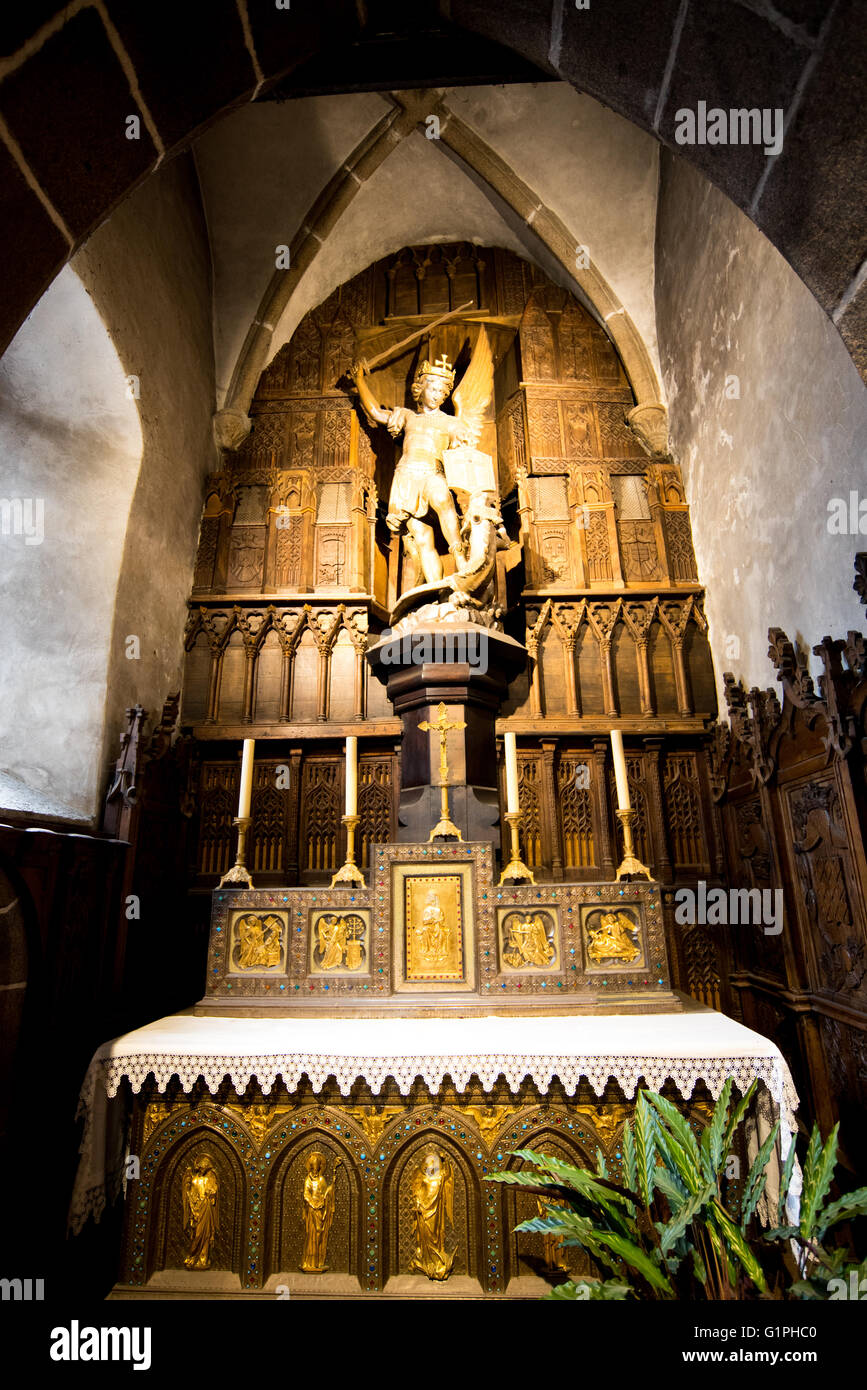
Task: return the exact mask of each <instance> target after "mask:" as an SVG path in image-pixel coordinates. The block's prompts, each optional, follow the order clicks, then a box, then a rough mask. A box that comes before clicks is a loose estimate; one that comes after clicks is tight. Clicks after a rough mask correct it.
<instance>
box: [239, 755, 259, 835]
mask: <svg viewBox="0 0 867 1390" xmlns="http://www.w3.org/2000/svg"><path fill="white" fill-rule="evenodd" d="M255 747H256V740H255V739H252V738H245V739H244V753H243V756H242V758H241V795H240V796H239V797H238V819H239V820H246V819H247V817H248V816H249V814H250V801H251V799H252V796H253V749H254V748H255Z"/></svg>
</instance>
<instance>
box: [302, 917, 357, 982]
mask: <svg viewBox="0 0 867 1390" xmlns="http://www.w3.org/2000/svg"><path fill="white" fill-rule="evenodd" d="M315 931H316V952H315V954H314V964H315V965H316V966H317V968H318V969H319V970H340V969H344V970H360V969H361V967H362V965H363V964H364V934H365V923H364V919H363V918H362V917H358V916H356V915H355V914H354V913H351V914H349V915H346V916H344V915H342V914H340V913H337V912H325V913H323V914H322V916H321V917H320V918H319V920H318V921H317V922H316V927H315Z"/></svg>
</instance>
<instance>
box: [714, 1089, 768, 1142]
mask: <svg viewBox="0 0 867 1390" xmlns="http://www.w3.org/2000/svg"><path fill="white" fill-rule="evenodd" d="M758 1084H759V1083H758V1081H754V1082H753V1083H752V1084H751V1085H750V1086H749V1088H748V1089H747V1090H746V1091H744V1094H743V1095H742V1096H741V1098H740V1100H739V1101H738V1103H737V1104H736V1105H735V1106H734V1108H733V1110H732V1113H731V1115H730V1116H729V1119H728V1124H727V1125H726V1129H725V1134H724V1135H723V1142H722V1149H723V1153H724V1154H729V1153H731V1147H732V1141H733V1140H734V1137H735V1133H736V1132H737V1129H738V1126H739V1125H741V1124H742V1123H743V1120H744V1117H745V1116H746V1113H747V1111H748V1109H749V1107H750V1102H751V1101H752V1098H753V1096H754V1095H755V1093H756V1089H757V1087H758Z"/></svg>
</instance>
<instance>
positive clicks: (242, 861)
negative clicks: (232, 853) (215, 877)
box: [220, 816, 253, 888]
mask: <svg viewBox="0 0 867 1390" xmlns="http://www.w3.org/2000/svg"><path fill="white" fill-rule="evenodd" d="M232 824H233V825H237V827H238V853H237V856H236V858H235V862H234V864H233V865H232V867H231V869H230V870H229V872H228V873H227V874H223V877H222V878H221V879H220V887H221V888H222V887H223V886H224V885H226V884H232V883H244V884H246V886H247V887H248V888H252V887H253V880H252V878H251V877H250V874H249V871H248V869H247V865H246V858H247V831H248V830H249V829H250V826H251V825H252V824H253V818H252V816H236V817H235V819H234V820H233V821H232Z"/></svg>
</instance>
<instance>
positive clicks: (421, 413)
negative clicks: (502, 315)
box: [352, 329, 494, 584]
mask: <svg viewBox="0 0 867 1390" xmlns="http://www.w3.org/2000/svg"><path fill="white" fill-rule="evenodd" d="M352 376H353V379H354V381H355V385H356V388H357V390H358V396H359V400H360V402H361V406H362V408H363V410H364V413H365V415H366V416H367V418H368V420H370V421H371V423H372V424H379V425H385V426H386V427H387V429H388V431H389V433H390V434H392V435H393V436H394V437H395V438H397V437H398V436H399V435H401V434H402V435H403V453H402V454H401V456H400V459H399V461H398V463H397V467H396V468H395V470H394V478H393V481H392V484H391V492H390V494H389V499H388V515H387V517H386V523H387V525H388V526H389V528H390V529H391V530H392V531H394V532H396V533H398V534H403V536H404V545H405V546H406V548H407V551H408V553H409V555H410V557H411V559H412V560H413V561H414V562H415V566H416V571H417V572H418V571H419V570H421V573H422V574H423V575H424V579H425V582H426V583H429V584H433V583H436V582H437V580H441V579H442V577H443V563H442V559H441V557H440V556H439V555H438V554H437V549H436V544H435V541H434V529H433V526H432V525H431V523H430V522H429V521H428V520H426V518H428V517H429V516H430V514H431V513H432V512H433V513H435V515H436V517H437V518H438V520H439V524H440V528H441V530H442V533H443V536H444V537H445V540H446V544H447V545H448V547H449V550H450V551H451V553H452V554H453V555H454V557H455V563H456V567H457V571H458V572H459V573H460V572H462V571H464V570H465V569H466V567H467V563H468V561H467V555H466V552H465V549H464V542H463V540H462V539H461V522H460V519H459V517H458V512H457V508H456V506H455V500H454V497H453V496H452V493H451V491H450V488H449V485H448V482H447V481H446V474H445V467H444V464H443V454H444V453H445V451H446V450H447V449H451V448H454V447H455V446H459V445H475V444H476V443H477V442H478V438H479V435H480V433H481V429H482V422H483V417H484V413H485V410H486V409H487V406H488V402H489V401H490V399H491V395H492V392H493V380H494V373H493V360H492V357H491V348H490V344H489V342H488V338H487V335H486V333H485V331H484V329H482V330H481V331H480V332H479V335H478V338H477V339H476V345H475V348H474V349H473V355H472V359H471V361H470V365H469V367H468V368H467V370H466V372H465V373H464V376H463V378H462V380H461V384H460V386H459V387H458V389H457V390H456V391H455V393H454V398H453V399H454V407H455V414H454V415H447V414H446V413H445V411H443V410H442V409H441V407H442V406H443V405H444V404H445V402H446V400H447V399H448V396H449V394H450V393H451V390H452V387H453V386H454V381H455V373H454V368H453V367H452V365H451V363H450V362H449V361H448V359H447V358H446V357H444V356H443V357H439V358H438V359H437V360H436V361H435V362H429V361H428V360H427V359H425V361H423V362H422V363H421V365H420V367H419V368H418V371H417V372H416V375H415V380H414V382H413V384H412V397H413V400H414V401H415V403H416V406H415V410H414V411H413V410H407V409H406V408H405V407H404V406H393V407H390V408H389V407H384V406H381V405H380V404H379V402H378V401H377V400H376V398H375V397H374V395H373V392H372V391H371V389H370V385H369V383H368V380H367V376H366V366H365V363H364V362H357V363H355V364H354V366H353V368H352Z"/></svg>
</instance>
